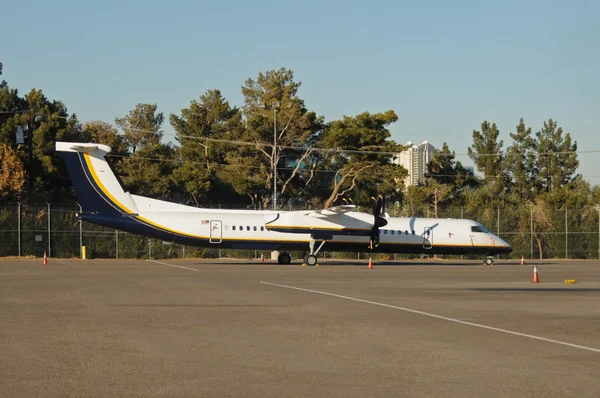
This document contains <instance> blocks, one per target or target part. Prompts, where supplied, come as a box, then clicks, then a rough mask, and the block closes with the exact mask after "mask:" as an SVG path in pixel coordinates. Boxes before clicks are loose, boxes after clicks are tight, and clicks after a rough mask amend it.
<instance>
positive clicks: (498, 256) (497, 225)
mask: <svg viewBox="0 0 600 398" xmlns="http://www.w3.org/2000/svg"><path fill="white" fill-rule="evenodd" d="M496 231H497V233H498V237H500V206H498V222H497V223H496ZM496 258H497V259H498V260H500V254H497V255H496Z"/></svg>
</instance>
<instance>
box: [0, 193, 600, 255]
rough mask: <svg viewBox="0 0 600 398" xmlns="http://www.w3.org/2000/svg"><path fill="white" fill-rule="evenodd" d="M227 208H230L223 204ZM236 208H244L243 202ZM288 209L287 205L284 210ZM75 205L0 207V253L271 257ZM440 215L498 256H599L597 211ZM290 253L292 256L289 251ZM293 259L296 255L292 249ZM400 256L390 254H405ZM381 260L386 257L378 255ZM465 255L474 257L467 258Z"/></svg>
mask: <svg viewBox="0 0 600 398" xmlns="http://www.w3.org/2000/svg"><path fill="white" fill-rule="evenodd" d="M228 208H232V206H228ZM238 208H246V207H245V206H244V207H242V206H240V207H238ZM286 210H288V209H286ZM78 211H80V208H79V207H60V206H53V205H51V204H47V205H46V206H26V205H23V204H18V203H17V204H14V205H4V206H0V257H8V256H14V257H18V256H35V257H42V256H43V255H44V252H46V253H47V254H48V255H49V256H50V257H61V258H81V254H82V246H85V247H86V257H87V258H142V259H159V258H219V257H229V258H244V259H258V258H260V255H261V254H262V255H264V256H265V258H270V252H269V251H255V250H231V249H218V248H215V249H213V248H197V247H190V246H183V245H178V244H172V243H167V242H163V241H160V240H157V239H150V238H146V237H142V236H139V235H134V234H130V233H127V232H121V231H116V230H114V229H110V228H106V227H102V226H99V225H94V224H90V223H87V222H82V221H81V220H78V219H77V217H76V213H77V212H78ZM387 212H388V213H389V215H391V216H392V217H433V212H431V211H429V212H427V211H425V212H423V211H420V210H414V211H413V210H412V209H410V207H403V208H400V207H392V208H390V209H387ZM438 216H439V217H440V218H467V219H471V220H475V221H478V222H480V223H481V224H483V225H484V226H486V227H487V228H488V229H489V230H490V231H491V232H493V233H495V234H497V235H499V236H500V237H501V238H503V239H504V240H506V241H507V242H508V243H510V244H511V245H512V247H513V252H512V253H511V254H510V255H506V256H502V257H503V258H515V259H517V258H521V256H524V257H525V258H528V259H534V258H536V259H539V258H571V259H598V258H600V222H599V218H598V212H596V211H593V212H592V211H587V212H586V211H581V209H579V210H577V209H569V208H556V209H547V211H546V212H545V213H544V214H543V215H542V216H540V215H539V214H535V213H534V211H533V208H531V207H526V206H521V207H519V208H515V207H493V208H485V207H479V208H475V209H466V208H461V207H448V208H440V209H439V210H438ZM294 254H295V255H294ZM293 255H294V258H298V257H299V256H300V255H301V254H300V253H293ZM323 255H324V256H325V257H337V258H361V257H362V258H365V255H363V256H361V254H360V253H327V252H325V253H323ZM409 257H415V255H406V256H403V255H400V254H398V255H397V256H393V258H409ZM380 258H391V256H387V257H386V255H380ZM465 258H477V257H469V256H466V257H465Z"/></svg>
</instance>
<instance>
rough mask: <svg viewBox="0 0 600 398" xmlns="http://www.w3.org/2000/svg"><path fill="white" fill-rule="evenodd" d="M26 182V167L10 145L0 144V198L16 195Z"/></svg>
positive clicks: (4, 198)
mask: <svg viewBox="0 0 600 398" xmlns="http://www.w3.org/2000/svg"><path fill="white" fill-rule="evenodd" d="M24 184H25V167H24V165H23V162H22V161H21V159H19V156H18V154H17V151H15V150H14V149H13V148H12V147H11V146H10V145H7V144H0V198H2V199H3V200H6V199H10V198H13V197H16V196H17V195H18V194H19V193H20V192H21V190H22V188H23V185H24Z"/></svg>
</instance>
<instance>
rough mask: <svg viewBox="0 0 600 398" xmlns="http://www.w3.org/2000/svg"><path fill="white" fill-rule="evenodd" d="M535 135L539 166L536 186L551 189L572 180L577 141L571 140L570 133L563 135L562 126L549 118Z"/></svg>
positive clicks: (575, 163)
mask: <svg viewBox="0 0 600 398" xmlns="http://www.w3.org/2000/svg"><path fill="white" fill-rule="evenodd" d="M535 136H536V143H535V146H536V148H537V164H538V167H539V171H538V173H537V178H536V186H537V188H538V189H539V190H546V191H552V190H553V189H557V188H559V187H561V186H563V185H564V184H566V183H568V182H570V181H572V179H573V174H574V173H575V170H576V169H577V167H578V166H579V161H578V160H577V153H576V152H577V142H574V143H573V142H572V141H571V134H570V133H567V134H565V135H564V136H563V129H562V127H558V125H557V123H556V122H555V121H553V120H552V119H549V120H548V122H544V127H543V128H542V129H541V130H540V131H538V132H537V133H536V134H535Z"/></svg>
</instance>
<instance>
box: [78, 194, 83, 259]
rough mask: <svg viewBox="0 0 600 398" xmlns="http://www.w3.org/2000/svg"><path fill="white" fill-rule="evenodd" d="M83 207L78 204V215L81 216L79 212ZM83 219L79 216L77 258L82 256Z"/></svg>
mask: <svg viewBox="0 0 600 398" xmlns="http://www.w3.org/2000/svg"><path fill="white" fill-rule="evenodd" d="M82 211H83V209H82V208H81V205H79V217H81V212H82ZM82 251H83V220H82V219H81V218H79V258H83V253H82Z"/></svg>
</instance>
